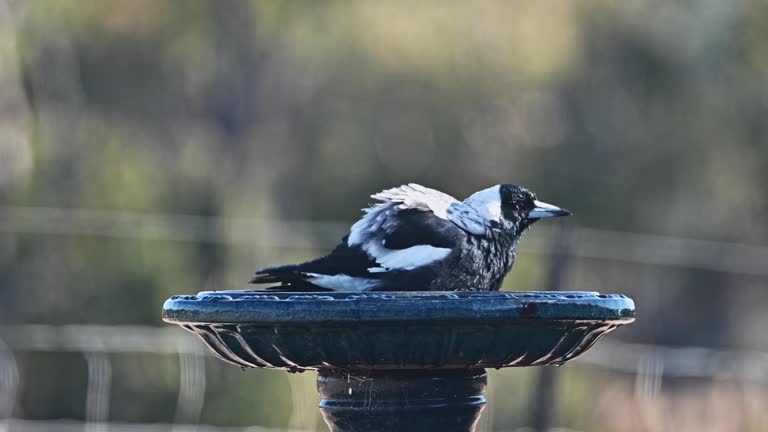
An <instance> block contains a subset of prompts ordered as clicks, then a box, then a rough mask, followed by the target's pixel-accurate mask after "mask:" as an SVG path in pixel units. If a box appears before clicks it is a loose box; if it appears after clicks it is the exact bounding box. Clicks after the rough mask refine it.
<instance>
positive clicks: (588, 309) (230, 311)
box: [163, 290, 635, 325]
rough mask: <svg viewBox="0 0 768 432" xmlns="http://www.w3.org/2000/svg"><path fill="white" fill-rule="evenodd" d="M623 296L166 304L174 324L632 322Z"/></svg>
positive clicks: (245, 295) (328, 297)
mask: <svg viewBox="0 0 768 432" xmlns="http://www.w3.org/2000/svg"><path fill="white" fill-rule="evenodd" d="M634 311H635V305H634V302H633V301H632V299H630V298H629V297H627V296H625V295H623V294H600V293H597V292H593V291H501V292H481V291H455V292H447V291H387V292H369V293H353V292H306V293H296V292H281V291H257V290H228V291H201V292H200V293H198V294H197V295H176V296H173V297H171V298H170V299H168V300H167V301H166V302H165V304H164V305H163V320H164V321H166V322H168V323H172V324H179V325H181V324H184V323H201V324H202V323H208V324H255V323H274V324H279V323H285V324H300V323H305V324H306V323H315V322H319V323H327V322H350V321H365V322H374V321H413V320H415V321H420V320H430V321H435V320H448V321H461V320H478V319H480V320H510V319H533V320H536V319H547V320H569V321H582V320H585V321H615V322H616V324H619V325H621V324H628V323H631V322H632V321H634Z"/></svg>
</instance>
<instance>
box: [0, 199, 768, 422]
mask: <svg viewBox="0 0 768 432" xmlns="http://www.w3.org/2000/svg"><path fill="white" fill-rule="evenodd" d="M212 227H215V228H216V229H211V228H212ZM347 230H348V225H347V224H345V223H339V222H325V223H318V222H308V221H276V220H266V219H232V218H216V217H202V216H194V215H180V214H165V213H141V212H124V211H103V210H83V209H62V208H47V207H19V206H5V207H0V232H6V233H28V234H37V235H78V236H80V235H84V236H104V237H115V238H134V239H135V238H140V239H155V240H170V241H183V242H198V243H223V244H230V245H250V246H267V247H271V248H279V247H286V248H307V249H309V248H312V249H314V248H330V247H332V246H335V245H336V243H337V242H338V241H339V239H340V238H341V237H342V236H343V235H344V234H345V233H346V231H347ZM557 235H558V232H557V231H556V229H548V228H547V227H545V226H543V227H540V228H539V227H537V235H536V236H531V237H530V239H529V240H526V242H524V243H523V247H522V249H523V251H524V252H527V253H539V254H550V253H552V252H553V250H554V249H555V248H556V246H554V245H556V242H555V241H554V239H555V237H556V236H557ZM569 236H570V240H571V241H570V242H569V245H570V246H569V248H568V249H567V254H568V255H569V256H571V257H580V258H594V259H601V260H608V261H625V262H631V263H637V264H649V265H660V266H674V267H679V268H687V269H707V270H714V271H719V272H726V273H734V274H742V275H752V276H761V277H762V276H768V266H765V263H766V262H768V247H766V246H757V245H747V244H738V243H727V242H715V241H705V240H695V239H687V238H679V237H666V236H656V235H647V234H637V233H625V232H615V231H604V230H595V229H590V228H574V229H572V230H570V232H569ZM561 252H562V251H561ZM19 352H44V353H52V352H70V353H79V354H80V355H82V356H83V358H84V360H85V362H86V365H87V382H86V383H85V387H86V394H85V401H84V403H85V407H86V409H85V420H84V421H80V422H78V421H69V420H67V421H33V420H26V419H20V418H15V417H14V414H15V412H16V411H17V410H16V407H17V403H18V395H19V393H20V391H21V388H22V386H23V382H24V379H23V377H22V376H20V372H19V371H20V367H19V365H18V363H17V360H16V354H17V353H19ZM128 353H144V354H162V355H174V356H176V357H177V358H178V364H179V374H180V377H179V387H178V393H177V401H176V406H175V413H174V416H173V419H174V423H173V424H172V425H169V424H144V423H119V422H111V421H109V419H110V405H109V404H110V397H109V395H110V391H111V387H112V377H113V374H114V370H113V368H114V364H113V359H114V356H116V355H121V354H128ZM204 355H208V354H207V352H206V351H205V350H204V348H203V346H202V344H200V343H199V342H198V341H197V340H196V339H195V338H193V337H191V335H189V334H187V333H186V332H184V331H183V330H181V329H179V328H176V327H170V326H169V327H151V326H108V325H64V326H50V325H37V324H18V325H3V326H0V432H7V431H24V432H27V431H29V432H33V431H34V432H36V431H60V432H68V431H75V430H77V431H82V430H86V431H89V432H91V431H92V432H100V431H120V432H122V431H125V432H150V431H160V430H163V431H165V430H173V431H181V432H186V431H197V432H208V431H210V432H230V431H232V432H234V431H247V432H272V431H276V430H275V429H267V428H263V427H248V428H231V427H214V426H205V425H199V424H198V423H199V422H200V419H201V413H202V411H203V408H204V405H205V400H204V395H205V389H206V384H207V379H208V377H207V373H206V366H205V357H204ZM570 364H571V365H573V366H574V367H587V368H599V369H601V370H610V371H616V372H619V373H624V374H630V375H632V376H634V377H635V391H636V393H638V394H643V395H649V394H651V395H652V394H654V393H657V392H658V391H659V387H660V383H661V380H662V378H663V377H685V378H704V379H711V380H722V379H729V380H738V381H742V382H745V383H754V384H761V385H764V384H768V352H759V351H744V350H715V349H710V348H705V347H665V346H657V345H646V344H632V343H625V342H620V341H617V340H615V339H608V340H603V341H602V342H601V343H599V344H597V345H596V346H595V347H594V348H593V349H592V350H591V351H590V352H588V353H587V354H585V355H584V356H581V357H579V358H577V359H574V360H573V361H572V362H571V363H570ZM282 430H283V431H285V429H282ZM553 430H554V429H553ZM521 431H522V430H521Z"/></svg>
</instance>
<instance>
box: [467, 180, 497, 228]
mask: <svg viewBox="0 0 768 432" xmlns="http://www.w3.org/2000/svg"><path fill="white" fill-rule="evenodd" d="M463 204H464V205H466V206H469V207H472V208H473V209H474V210H475V211H476V212H477V213H478V214H479V215H480V216H482V217H483V218H484V219H485V220H488V221H498V220H500V219H501V195H500V192H499V185H496V186H491V187H489V188H488V189H483V190H481V191H477V192H475V193H473V194H472V195H470V196H469V198H467V199H465V200H464V203H463Z"/></svg>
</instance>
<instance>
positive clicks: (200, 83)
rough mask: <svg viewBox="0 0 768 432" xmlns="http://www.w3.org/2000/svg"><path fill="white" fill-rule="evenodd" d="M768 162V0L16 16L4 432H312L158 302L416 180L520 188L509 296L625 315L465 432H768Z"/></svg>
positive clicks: (271, 381)
mask: <svg viewBox="0 0 768 432" xmlns="http://www.w3.org/2000/svg"><path fill="white" fill-rule="evenodd" d="M767 139H768V3H766V2H764V1H758V0H753V1H750V0H738V1H730V2H723V1H719V0H704V1H698V2H683V1H678V2H669V1H661V0H645V1H633V2H620V1H608V0H585V1H579V2H570V1H561V0H536V1H483V2H471V1H466V2H462V1H420V2H406V1H402V2H401V1H376V0H371V1H355V2H348V1H323V2H316V1H254V2H247V1H234V0H219V1H200V0H167V1H160V0H131V1H124V2H118V1H101V0H29V1H23V0H0V431H14V432H16V431H24V432H36V431H53V432H59V431H66V432H69V431H73V432H74V431H121V432H150V431H152V432H154V431H185V432H186V431H201V432H222V431H243V430H248V431H251V432H254V431H287V430H292V431H314V430H316V431H322V430H326V429H325V426H324V424H323V423H322V421H321V419H320V417H319V414H318V411H317V408H316V404H317V402H318V397H317V395H316V392H315V390H314V377H313V376H311V375H312V374H297V375H289V374H286V373H283V372H274V371H258V370H249V371H241V370H239V369H238V368H235V367H232V366H229V365H226V364H224V363H223V362H220V361H218V360H216V359H214V358H213V356H212V355H210V354H208V353H207V352H204V351H203V349H202V348H201V346H200V344H198V342H197V341H196V340H195V339H194V337H193V336H192V335H189V334H186V333H184V332H183V331H181V330H178V329H176V328H171V327H170V326H168V325H163V323H162V322H161V321H160V319H159V316H160V307H161V305H162V302H163V301H164V300H165V299H166V298H167V297H169V296H170V295H172V294H177V293H195V292H197V291H200V290H204V289H225V288H226V289H240V288H247V285H246V283H245V282H246V281H247V280H248V279H249V277H250V276H251V274H252V272H253V270H254V269H256V268H259V267H264V266H268V265H272V264H278V263H284V262H292V261H296V260H302V259H307V258H310V257H313V256H316V255H318V254H321V253H323V252H324V251H327V250H328V249H329V248H331V247H332V246H334V244H335V243H336V242H337V241H338V240H339V239H340V237H341V236H342V235H343V234H344V232H345V230H347V229H348V226H349V224H350V223H351V222H353V221H354V220H355V219H356V218H357V217H358V216H359V215H360V211H359V209H360V208H363V207H365V206H366V205H367V204H368V202H369V198H368V195H369V194H371V193H373V192H376V191H378V190H381V189H383V188H386V187H391V186H394V185H398V184H401V183H405V182H418V183H421V184H424V185H427V186H431V187H435V188H437V189H440V190H443V191H446V192H448V193H450V194H453V195H455V196H457V197H459V198H463V197H465V196H466V195H468V194H469V193H471V192H472V191H475V190H478V189H481V188H485V187H487V186H490V185H493V184H496V183H503V182H514V183H520V184H525V185H527V186H529V187H530V188H531V189H533V190H534V191H536V192H537V193H538V194H539V196H540V198H541V199H543V200H545V201H549V202H553V203H557V204H560V205H562V206H564V207H566V208H569V209H571V210H572V211H573V212H574V214H575V216H574V217H571V218H568V219H567V220H562V221H556V222H553V221H548V222H546V223H544V222H542V223H540V224H539V225H537V226H536V227H535V228H534V229H533V230H532V231H531V232H530V234H528V235H527V237H526V239H525V240H524V242H523V245H522V251H521V252H520V254H519V261H518V264H517V265H516V267H515V270H514V271H513V273H512V274H511V276H510V277H508V278H507V281H506V283H505V286H504V289H509V290H539V289H552V288H556V289H567V290H597V291H601V292H618V293H625V294H628V295H630V296H632V297H633V298H634V299H635V301H636V303H637V306H638V320H637V322H636V323H635V324H633V325H631V326H629V327H626V328H622V329H620V330H618V331H616V332H614V333H612V334H611V335H610V336H609V337H607V338H605V339H603V340H602V341H601V343H600V344H598V346H597V347H596V348H595V349H594V350H593V351H591V352H590V353H588V354H587V355H585V356H583V357H582V358H580V359H578V360H575V361H574V362H572V363H570V364H569V365H567V366H565V367H562V368H558V369H546V370H548V371H550V372H545V373H544V374H542V373H541V371H539V370H505V371H498V372H495V371H494V372H492V376H491V377H490V382H491V386H490V389H489V396H490V400H491V402H490V404H489V406H488V408H487V410H486V412H485V415H484V417H483V420H482V423H481V425H480V427H479V430H481V431H532V430H545V429H548V428H552V429H553V430H557V431H561V432H562V431H584V432H586V431H596V432H603V431H605V432H608V431H613V432H621V431H627V432H641V431H642V432H654V431H669V430H674V431H679V432H689V431H696V432H701V431H705V432H706V431H712V432H715V431H729V432H753V431H766V430H768V410H767V409H766V407H768V314H766V312H765V311H766V308H767V307H768V226H767V224H766V221H768V202H767V200H768V188H766V184H768V142H766V140H767ZM564 239H565V240H564ZM553 263H555V264H553ZM558 263H559V264H558ZM553 274H556V275H557V276H556V277H553ZM542 388H543V389H544V390H543V391H542V390H540V389H542Z"/></svg>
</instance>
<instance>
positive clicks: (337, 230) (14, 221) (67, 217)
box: [0, 206, 768, 276]
mask: <svg viewBox="0 0 768 432" xmlns="http://www.w3.org/2000/svg"><path fill="white" fill-rule="evenodd" d="M212 228H214V229H212ZM348 230H349V224H348V223H343V222H315V221H302V220H290V221H278V220H274V219H257V218H220V217H206V216H196V215H182V214H171V213H144V212H127V211H110V210H83V209H64V208H51V207H22V206H0V232H15V233H30V234H43V235H85V236H104V237H117V238H139V239H154V240H171V241H185V242H195V243H223V244H232V245H238V244H239V245H249V246H265V247H273V248H279V247H285V248H296V249H300V248H331V247H333V246H336V244H337V243H338V242H339V239H341V237H343V236H344V235H345V234H346V233H347V232H348ZM554 231H555V230H554V229H552V228H550V227H547V226H546V225H543V226H537V227H536V235H535V236H529V238H527V239H526V241H525V242H522V243H521V250H522V251H523V252H527V253H540V254H544V253H550V252H551V251H552V247H553V246H552V245H553V244H554V241H553V240H554V236H555V234H556V233H555V232H554ZM571 235H572V242H571V243H572V247H571V248H570V251H569V254H570V255H572V256H574V257H578V258H594V259H601V260H608V261H624V262H631V263H637V264H651V265H660V266H670V267H679V268H688V269H706V270H711V271H719V272H726V273H735V274H744V275H754V276H768V266H766V265H765V263H766V262H768V246H761V245H749V244H743V243H732V242H720V241H711V240H698V239H690V238H683V237H671V236H660V235H652V234H640V233H630V232H620V231H608V230H598V229H592V228H583V227H577V228H573V229H572V234H571Z"/></svg>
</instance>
